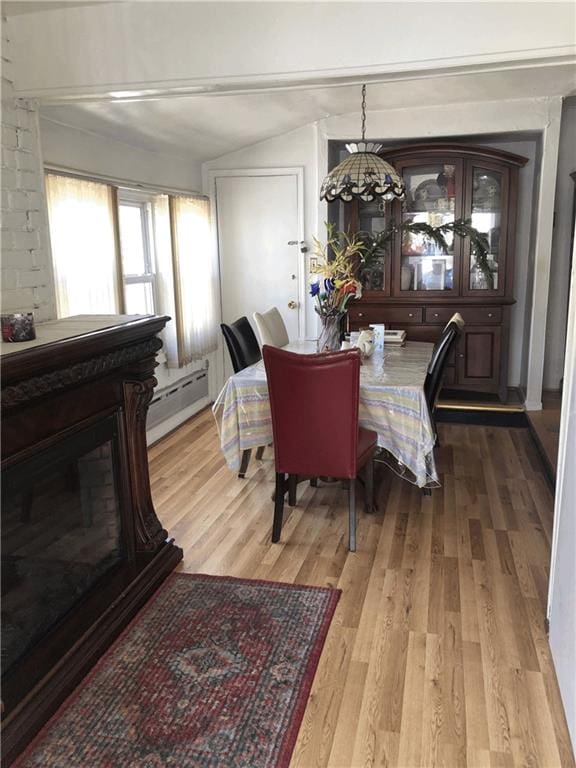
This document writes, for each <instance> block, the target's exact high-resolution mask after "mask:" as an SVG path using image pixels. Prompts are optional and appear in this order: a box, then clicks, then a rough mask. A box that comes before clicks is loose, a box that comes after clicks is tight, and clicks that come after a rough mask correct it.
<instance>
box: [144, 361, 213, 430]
mask: <svg viewBox="0 0 576 768" xmlns="http://www.w3.org/2000/svg"><path fill="white" fill-rule="evenodd" d="M207 403H208V371H207V370H206V369H205V368H204V369H202V370H199V371H195V372H194V373H192V374H190V375H189V376H186V378H184V379H181V380H180V381H178V382H176V383H175V384H173V385H172V386H170V387H166V388H165V389H163V390H160V391H159V392H155V393H154V397H153V398H152V402H151V403H150V407H149V408H148V418H147V421H146V431H147V433H148V442H149V443H151V442H154V441H155V440H158V439H159V438H160V437H161V436H162V435H163V434H165V433H166V432H168V431H170V430H171V429H174V428H175V427H176V426H177V425H178V423H179V421H184V420H185V419H187V418H190V416H191V415H192V414H193V413H194V411H195V410H200V408H202V407H204V405H206V404H207ZM194 406H197V408H196V409H195V407H194ZM180 417H181V418H180ZM163 425H166V429H163Z"/></svg>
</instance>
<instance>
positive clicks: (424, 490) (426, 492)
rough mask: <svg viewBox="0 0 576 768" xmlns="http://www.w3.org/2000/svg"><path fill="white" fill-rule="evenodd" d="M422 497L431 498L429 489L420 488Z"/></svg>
mask: <svg viewBox="0 0 576 768" xmlns="http://www.w3.org/2000/svg"><path fill="white" fill-rule="evenodd" d="M422 495H423V496H432V489H431V488H422Z"/></svg>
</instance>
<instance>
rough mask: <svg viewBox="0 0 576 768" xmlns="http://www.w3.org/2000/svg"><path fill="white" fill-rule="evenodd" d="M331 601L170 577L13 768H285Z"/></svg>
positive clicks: (296, 589)
mask: <svg viewBox="0 0 576 768" xmlns="http://www.w3.org/2000/svg"><path fill="white" fill-rule="evenodd" d="M339 597H340V591H339V590H334V589H326V588H319V587H303V586H298V585H292V584H275V583H272V582H263V581H248V580H244V579H232V578H226V577H218V576H202V575H190V574H173V575H172V576H170V577H169V578H168V579H167V580H166V581H165V582H164V584H163V585H162V587H161V588H160V589H159V590H158V592H156V594H155V595H154V597H153V598H152V599H151V600H150V601H149V602H148V603H147V604H146V605H145V606H144V608H143V609H142V610H141V611H140V613H139V614H138V615H137V616H136V618H135V619H134V621H133V622H132V623H131V624H130V626H129V627H127V628H126V630H125V631H124V632H123V633H122V635H121V636H120V637H119V638H118V640H116V642H115V643H114V645H113V646H112V648H111V649H110V650H109V651H108V652H107V653H106V654H105V655H104V656H103V657H102V659H100V661H99V662H98V664H97V665H96V666H95V668H94V669H93V670H92V672H91V673H90V674H89V675H88V676H87V677H86V678H85V679H84V680H83V681H82V683H81V685H80V686H79V688H78V689H77V690H76V691H75V692H74V693H73V694H72V695H71V696H70V697H69V698H68V699H67V701H65V702H64V704H63V705H62V706H61V707H60V709H59V710H58V712H56V714H55V715H54V717H53V718H52V719H51V720H50V721H49V722H48V723H47V724H46V726H45V727H44V728H43V730H42V731H41V732H40V733H39V735H38V736H37V737H36V739H35V740H34V741H33V742H32V743H31V744H30V746H29V747H28V748H27V749H26V751H25V752H24V753H23V754H22V755H21V756H20V757H19V758H18V759H17V760H16V762H15V763H14V764H13V765H14V766H18V768H32V766H34V767H35V768H39V767H40V766H41V767H42V768H164V766H169V767H170V768H192V767H194V768H197V767H201V768H264V767H266V768H272V767H274V768H279V767H280V766H287V765H288V763H289V762H290V756H291V754H292V750H293V749H294V744H295V742H296V737H297V735H298V729H299V727H300V722H301V720H302V716H303V714H304V709H305V707H306V702H307V699H308V694H309V692H310V687H311V685H312V680H313V678H314V673H315V671H316V667H317V665H318V660H319V657H320V653H321V651H322V647H323V645H324V640H325V638H326V633H327V632H328V627H329V625H330V621H331V619H332V616H333V614H334V610H335V608H336V604H337V602H338V599H339Z"/></svg>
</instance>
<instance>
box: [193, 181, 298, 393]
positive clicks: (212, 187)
mask: <svg viewBox="0 0 576 768" xmlns="http://www.w3.org/2000/svg"><path fill="white" fill-rule="evenodd" d="M238 176H295V177H296V217H297V225H296V226H297V230H298V231H297V235H296V237H297V240H298V246H294V247H298V261H297V264H298V338H299V339H303V338H305V335H306V252H305V251H303V250H302V247H301V246H302V245H303V244H304V167H303V166H283V167H274V168H231V169H226V168H222V169H213V170H208V171H207V174H206V180H207V184H206V186H207V189H205V192H206V194H207V195H208V196H209V198H210V202H211V206H212V211H213V216H212V219H211V230H212V238H213V243H214V248H215V252H216V255H217V259H218V289H219V294H220V322H222V265H221V260H220V248H219V242H218V198H217V194H216V192H217V188H216V183H217V181H218V179H222V178H231V177H238ZM218 344H219V349H220V350H222V352H221V354H218V355H217V356H216V375H215V379H216V383H217V391H218V392H219V391H220V390H221V389H222V387H223V386H224V355H225V354H226V352H225V349H224V344H223V341H222V335H221V334H220V335H219V337H218Z"/></svg>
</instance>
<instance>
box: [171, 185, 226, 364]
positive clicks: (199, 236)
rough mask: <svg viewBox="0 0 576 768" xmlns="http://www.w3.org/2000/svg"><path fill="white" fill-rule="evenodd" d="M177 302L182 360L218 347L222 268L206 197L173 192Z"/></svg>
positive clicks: (178, 339) (173, 242) (172, 218)
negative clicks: (215, 249)
mask: <svg viewBox="0 0 576 768" xmlns="http://www.w3.org/2000/svg"><path fill="white" fill-rule="evenodd" d="M169 208H170V222H171V231H172V259H173V274H174V305H175V312H176V317H175V319H176V335H177V345H178V363H179V365H186V364H187V363H189V362H191V361H192V360H195V359H197V358H200V357H203V356H204V355H206V354H207V353H208V352H213V351H214V350H216V349H217V347H218V312H217V307H218V269H217V263H216V255H215V253H214V248H213V244H212V237H211V232H210V201H209V200H208V198H206V197H181V196H174V197H173V196H171V197H170V200H169Z"/></svg>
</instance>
